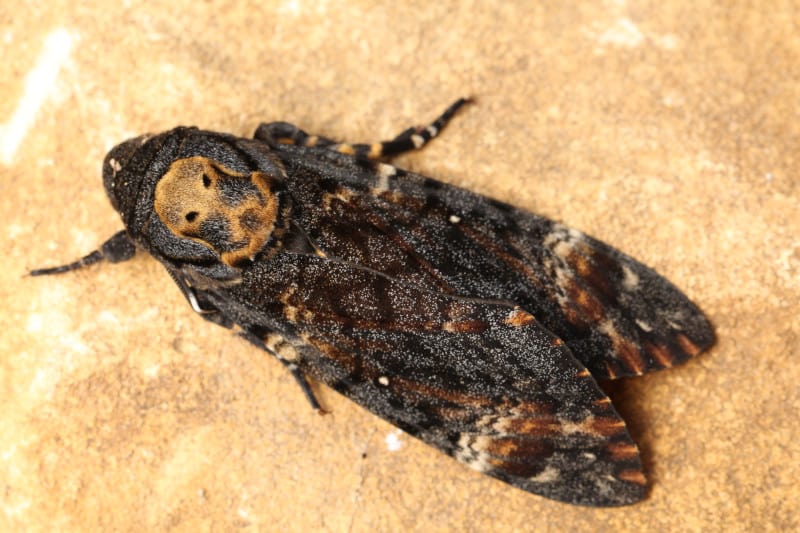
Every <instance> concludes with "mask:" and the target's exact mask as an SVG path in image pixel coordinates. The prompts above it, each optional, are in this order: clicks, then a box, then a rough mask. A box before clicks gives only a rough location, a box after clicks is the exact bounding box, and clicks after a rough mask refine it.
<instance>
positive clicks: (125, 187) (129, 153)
mask: <svg viewBox="0 0 800 533" xmlns="http://www.w3.org/2000/svg"><path fill="white" fill-rule="evenodd" d="M151 137H152V135H140V136H139V137H134V138H133V139H128V140H127V141H125V142H123V143H120V144H118V145H117V146H115V147H114V148H112V149H111V151H110V152H108V154H107V155H106V158H105V161H103V185H105V189H106V194H108V198H109V200H111V205H112V206H114V209H116V210H117V211H119V212H120V213H123V212H124V211H125V210H126V209H127V208H128V206H127V200H132V199H135V197H136V195H135V193H134V191H136V190H138V187H139V185H140V184H139V181H138V180H135V179H131V173H130V172H123V169H126V170H127V169H128V167H129V165H130V164H131V162H132V160H133V159H134V158H135V156H136V155H137V154H138V153H139V150H140V148H141V147H142V145H144V143H145V142H147V140H148V139H150V138H151Z"/></svg>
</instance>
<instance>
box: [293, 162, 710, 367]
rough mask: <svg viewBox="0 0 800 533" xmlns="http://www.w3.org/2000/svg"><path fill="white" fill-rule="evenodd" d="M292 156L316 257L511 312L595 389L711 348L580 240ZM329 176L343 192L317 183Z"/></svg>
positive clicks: (542, 221) (662, 296)
mask: <svg viewBox="0 0 800 533" xmlns="http://www.w3.org/2000/svg"><path fill="white" fill-rule="evenodd" d="M291 149H294V150H295V151H296V150H297V149H296V147H287V148H285V149H283V150H285V151H284V152H283V153H282V155H283V157H285V158H287V160H289V159H291V163H290V164H291V165H292V166H293V168H294V174H293V176H294V178H295V180H296V181H295V184H294V186H297V187H302V194H298V195H296V197H297V198H299V199H301V200H302V201H305V202H308V206H307V209H306V210H305V212H309V213H311V212H313V213H314V216H313V217H310V218H308V219H306V220H302V221H301V224H302V225H303V226H304V229H305V231H306V232H307V233H308V234H309V235H310V236H311V238H312V239H313V240H314V242H315V245H316V246H317V247H318V248H319V249H321V250H323V251H325V253H327V254H328V255H330V256H339V257H346V258H347V259H348V260H353V261H354V262H358V263H359V264H362V265H364V266H366V267H369V268H375V269H377V270H381V271H383V272H386V273H389V274H390V275H392V276H395V277H397V278H398V279H405V280H409V281H412V282H414V283H419V284H422V285H425V286H427V287H428V288H430V289H432V290H437V291H440V292H450V293H454V294H462V295H469V296H473V297H477V298H486V299H493V298H494V299H508V300H512V301H514V302H516V303H518V304H520V305H522V306H524V307H525V308H526V309H527V310H528V311H529V312H531V313H532V314H533V315H534V316H536V317H537V319H538V320H539V321H540V322H541V323H542V324H543V325H544V326H545V327H546V328H547V329H549V330H550V331H552V332H553V333H555V334H556V335H557V336H559V337H560V338H562V339H563V340H564V341H565V342H566V343H567V345H568V346H569V347H570V348H571V349H572V351H573V353H574V354H575V357H577V358H578V359H579V360H580V361H581V362H582V363H583V364H584V365H586V366H587V368H589V370H590V371H591V372H592V374H593V375H594V376H595V377H596V378H597V379H613V378H617V377H625V376H632V375H639V374H643V373H646V372H649V371H652V370H659V369H662V368H667V367H671V366H674V365H675V364H679V363H681V362H683V361H686V360H687V359H689V358H691V357H693V356H694V355H696V354H698V353H700V352H701V351H703V350H704V349H706V348H708V347H709V346H710V345H711V344H713V342H714V333H713V330H712V328H711V325H710V324H709V322H708V320H707V319H706V317H705V316H704V315H703V313H702V312H701V311H700V310H699V309H698V308H697V306H695V305H694V304H693V303H692V302H691V301H690V300H689V299H688V298H687V297H686V296H685V295H684V294H683V293H682V292H681V291H680V290H678V289H677V288H676V287H675V286H674V285H673V284H672V283H670V282H669V281H668V280H666V279H665V278H664V277H662V276H661V275H659V274H658V273H657V272H655V271H654V270H652V269H650V268H648V267H647V266H645V265H643V264H642V263H640V262H638V261H636V260H635V259H633V258H631V257H630V256H627V255H625V254H623V253H621V252H619V251H618V250H616V249H614V248H612V247H610V246H608V245H607V244H605V243H602V242H600V241H598V240H596V239H593V238H591V237H589V236H587V235H584V234H583V233H581V232H579V231H576V230H573V229H570V228H567V227H565V226H563V225H561V224H558V223H556V222H553V221H552V220H550V219H548V218H545V217H542V216H539V215H535V214H533V213H530V212H527V211H524V210H522V209H518V208H515V207H513V206H511V205H508V204H505V203H502V202H498V201H495V200H492V199H490V198H487V197H485V196H481V195H479V194H475V193H473V192H471V191H467V190H465V189H461V188H459V187H455V186H452V185H448V184H445V183H442V182H439V181H436V180H433V179H430V178H426V177H424V176H420V175H418V174H414V173H411V172H406V171H403V170H401V169H397V168H395V167H392V166H391V165H386V164H383V163H379V164H370V165H371V166H370V167H369V168H365V167H364V163H362V162H358V161H355V160H353V159H352V158H349V157H348V156H346V155H343V154H334V153H324V151H323V155H319V154H316V153H315V152H313V151H311V150H304V151H302V153H301V156H302V157H300V158H297V156H296V154H295V152H293V151H291ZM317 157H319V158H323V157H324V159H321V161H317V159H316V158H317ZM332 169H336V173H335V176H336V179H337V181H336V182H333V181H331V180H330V178H322V179H321V180H320V178H319V177H320V176H330V175H331V172H332ZM320 206H323V209H320V208H319V207H320Z"/></svg>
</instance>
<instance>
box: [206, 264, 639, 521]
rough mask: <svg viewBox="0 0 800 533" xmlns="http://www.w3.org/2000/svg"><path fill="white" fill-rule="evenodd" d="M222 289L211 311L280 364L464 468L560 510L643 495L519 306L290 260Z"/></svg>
mask: <svg viewBox="0 0 800 533" xmlns="http://www.w3.org/2000/svg"><path fill="white" fill-rule="evenodd" d="M229 290H230V294H228V295H227V296H224V297H220V298H219V301H218V302H215V305H217V306H222V307H224V306H228V307H227V308H226V309H224V312H225V314H226V315H228V316H240V317H244V318H241V319H239V320H238V321H239V322H240V323H241V324H242V325H243V327H245V329H247V330H248V331H249V332H251V333H254V334H256V335H259V336H261V338H262V339H263V340H264V341H265V343H266V344H267V345H268V346H270V347H272V348H273V349H274V350H275V351H277V352H278V353H279V356H280V357H282V358H284V359H285V360H288V361H290V362H291V363H293V364H296V365H297V366H298V367H299V368H300V369H301V370H302V371H303V372H304V373H306V374H307V375H309V376H311V377H313V378H315V379H317V380H319V381H321V382H324V383H326V384H328V385H330V386H331V387H333V388H335V389H336V390H338V391H340V392H341V393H343V394H344V395H346V396H348V397H349V398H351V399H353V400H354V401H356V402H358V403H359V404H361V405H363V406H364V407H366V408H367V409H369V410H371V411H372V412H374V413H375V414H377V415H379V416H381V417H383V418H385V419H386V420H388V421H389V422H391V423H392V424H395V425H397V426H398V427H400V428H402V429H404V430H405V431H407V432H408V433H410V434H412V435H415V436H417V437H419V438H420V439H422V440H423V441H425V442H427V443H429V444H431V445H433V446H436V447H437V448H439V449H440V450H442V451H444V452H446V453H448V454H449V455H451V456H453V457H455V458H456V459H458V460H459V461H461V462H463V463H465V464H467V465H469V466H470V467H472V468H474V469H477V470H479V471H481V472H484V473H486V474H489V475H491V476H494V477H496V478H499V479H502V480H503V481H506V482H508V483H511V484H512V485H515V486H517V487H520V488H522V489H525V490H528V491H530V492H534V493H537V494H541V495H543V496H547V497H549V498H553V499H557V500H561V501H565V502H569V503H576V504H584V505H596V506H606V505H623V504H628V503H632V502H634V501H637V500H639V499H641V498H642V497H643V495H644V492H645V478H644V474H643V473H642V467H641V463H640V460H639V455H638V451H637V448H636V445H635V444H634V443H633V442H632V440H631V438H630V436H629V435H628V432H627V430H626V428H625V423H624V422H623V420H622V419H621V418H620V417H619V415H618V414H617V413H616V411H615V410H614V408H613V406H612V405H611V403H610V401H609V399H608V397H607V396H606V395H605V394H604V393H603V392H602V391H601V390H600V389H599V388H598V386H597V384H596V383H595V381H594V379H593V378H592V376H591V375H590V373H589V372H588V371H587V370H586V369H585V368H584V367H583V366H582V365H581V364H580V363H579V362H577V361H576V360H575V359H574V358H573V356H572V355H571V353H570V350H569V349H568V348H567V347H566V346H565V345H564V344H563V342H561V341H560V339H558V338H557V337H554V336H553V335H552V334H550V333H549V332H548V331H547V330H546V329H544V328H542V327H540V325H539V324H538V323H537V322H536V320H535V319H534V318H533V317H532V316H531V315H530V314H528V313H527V312H526V311H525V310H523V309H521V308H519V307H515V306H513V305H510V304H506V303H502V302H493V301H486V300H478V299H465V298H460V297H455V296H450V295H444V294H442V293H437V292H434V291H429V290H424V289H419V288H416V287H414V286H412V285H410V284H407V283H404V282H400V281H397V280H395V279H392V278H389V277H387V276H384V275H382V274H380V273H378V272H375V271H372V270H369V269H366V268H363V267H359V266H356V265H352V264H348V263H344V262H339V261H332V260H329V259H324V258H319V257H311V256H303V255H296V254H279V255H278V256H277V257H276V258H274V259H273V260H272V261H269V262H263V263H258V264H256V265H254V266H253V268H252V269H251V270H250V271H248V273H247V274H246V275H245V276H244V278H243V279H242V283H241V284H239V285H237V286H235V287H232V288H230V289H229ZM212 299H213V297H212ZM232 306H236V307H232ZM244 309H246V312H244ZM254 317H259V318H257V319H256V320H253V319H254ZM243 320H244V322H242V321H243ZM247 320H249V321H250V322H247Z"/></svg>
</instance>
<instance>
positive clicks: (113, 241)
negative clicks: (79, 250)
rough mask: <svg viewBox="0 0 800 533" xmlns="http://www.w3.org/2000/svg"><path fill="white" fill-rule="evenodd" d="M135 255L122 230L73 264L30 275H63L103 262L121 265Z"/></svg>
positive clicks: (36, 270)
mask: <svg viewBox="0 0 800 533" xmlns="http://www.w3.org/2000/svg"><path fill="white" fill-rule="evenodd" d="M135 254H136V246H135V245H134V244H133V241H132V240H131V238H130V237H128V234H127V233H125V230H122V231H118V232H117V233H115V234H114V235H112V236H111V238H110V239H108V240H107V241H106V242H104V243H103V244H102V246H100V249H99V250H95V251H94V252H92V253H90V254H89V255H87V256H84V257H82V258H81V259H78V260H77V261H75V262H72V263H69V264H67V265H61V266H57V267H51V268H37V269H35V270H31V271H30V275H31V276H47V275H50V274H63V273H64V272H71V271H72V270H78V269H80V268H83V267H87V266H89V265H93V264H95V263H99V262H100V261H103V260H106V261H108V262H109V263H121V262H123V261H127V260H128V259H131V258H132V257H133V256H134V255H135Z"/></svg>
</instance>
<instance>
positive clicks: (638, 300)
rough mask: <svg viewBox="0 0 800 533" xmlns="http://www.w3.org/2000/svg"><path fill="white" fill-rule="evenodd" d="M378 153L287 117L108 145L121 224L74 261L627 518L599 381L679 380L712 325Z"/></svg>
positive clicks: (520, 221) (638, 281) (558, 227)
mask: <svg viewBox="0 0 800 533" xmlns="http://www.w3.org/2000/svg"><path fill="white" fill-rule="evenodd" d="M467 101H468V100H466V99H460V100H458V101H456V102H455V103H454V104H452V105H451V106H450V107H449V108H448V109H447V110H446V111H445V112H444V113H443V114H442V115H441V116H439V117H438V118H437V119H436V120H435V121H434V122H433V123H431V124H430V125H429V126H427V127H418V128H413V127H412V128H409V129H407V130H405V131H403V132H402V133H400V134H399V135H398V136H397V137H395V138H394V139H392V140H390V141H385V142H378V143H374V144H347V143H339V142H336V141H334V140H331V139H328V138H325V137H321V136H317V135H309V134H307V133H306V132H304V131H302V130H300V129H298V128H297V127H296V126H294V125H292V124H289V123H286V122H272V123H268V124H262V125H261V126H259V127H258V129H257V130H256V132H255V135H254V138H253V139H246V138H240V137H235V136H233V135H228V134H223V133H215V132H211V131H203V130H200V129H197V128H194V127H177V128H175V129H173V130H170V131H167V132H165V133H161V134H158V135H143V136H140V137H136V138H134V139H130V140H128V141H125V142H123V143H122V144H120V145H118V146H116V147H115V148H113V149H112V150H111V151H110V152H109V153H108V155H107V156H106V158H105V161H104V162H103V182H104V185H105V189H106V192H107V193H108V196H109V198H110V200H111V203H112V204H113V206H114V208H115V209H116V210H117V211H118V212H119V214H120V216H121V218H122V222H123V223H124V226H125V229H124V230H123V231H120V232H118V233H117V234H115V235H114V236H112V237H111V238H110V239H109V240H108V241H106V242H105V243H104V244H103V245H102V246H101V247H100V249H99V250H97V251H95V252H92V253H91V254H89V255H88V256H86V257H84V258H83V259H81V260H79V261H76V262H74V263H71V264H68V265H64V266H61V267H56V268H49V269H39V270H35V271H33V272H32V274H34V275H42V274H53V273H61V272H67V271H71V270H75V269H77V268H81V267H84V266H87V265H90V264H92V263H96V262H98V261H102V260H106V261H109V262H119V261H125V260H127V259H130V258H131V257H133V255H134V253H135V252H136V250H137V249H138V250H144V251H145V252H147V253H149V254H150V255H151V256H153V257H155V258H156V259H157V260H158V261H160V262H161V263H162V264H163V265H164V267H165V268H166V270H167V272H168V273H169V275H170V276H171V277H172V279H173V280H175V283H176V284H177V286H178V287H179V288H180V290H181V291H182V292H183V294H184V296H185V297H186V299H187V300H188V302H189V304H190V305H191V306H192V308H193V309H194V310H195V311H196V312H197V313H199V314H200V315H201V316H202V317H203V318H205V319H207V320H210V321H211V322H214V323H216V324H219V325H222V326H225V327H227V328H232V327H236V328H237V329H238V330H239V331H240V333H241V334H242V335H243V336H244V337H245V338H246V339H248V340H249V341H250V342H252V343H253V344H255V345H257V346H258V347H260V348H262V349H264V350H265V351H267V352H269V353H270V354H272V355H274V356H275V357H276V358H277V359H278V360H279V361H281V362H282V363H283V364H284V365H285V366H286V367H287V369H288V370H289V371H290V372H291V373H292V374H293V375H294V377H295V378H296V379H297V381H298V383H299V384H300V386H301V387H302V390H303V391H304V393H305V394H306V395H307V396H308V398H309V401H310V402H311V404H312V406H314V407H316V408H319V403H318V402H317V400H316V399H315V397H314V394H313V392H312V390H311V388H310V387H309V380H316V381H318V382H321V383H324V384H326V385H328V386H329V387H332V388H333V389H335V390H337V391H339V392H340V393H342V394H344V395H345V396H347V397H348V398H350V399H351V400H353V401H355V402H356V403H358V404H360V405H362V406H363V407H365V408H367V409H369V410H370V411H372V412H373V413H375V414H376V415H378V416H380V417H382V418H384V419H386V420H388V421H389V422H391V423H392V424H394V425H395V426H397V427H399V428H401V429H402V430H403V431H405V432H407V433H409V434H411V435H413V436H415V437H417V438H419V439H421V440H423V441H424V442H426V443H428V444H430V445H432V446H434V447H436V448H438V449H439V450H441V451H443V452H444V453H446V454H448V455H450V456H451V457H453V458H455V459H457V460H458V461H460V462H462V463H464V464H466V465H467V466H469V467H471V468H473V469H475V470H478V471H480V472H483V473H485V474H488V475H490V476H493V477H495V478H497V479H500V480H502V481H505V482H507V483H509V484H511V485H513V486H515V487H518V488H520V489H523V490H526V491H530V492H532V493H535V494H539V495H542V496H545V497H547V498H552V499H554V500H559V501H562V502H568V503H572V504H580V505H588V506H618V505H626V504H631V503H634V502H636V501H639V500H641V499H642V498H644V497H645V495H646V491H647V482H646V478H645V474H644V471H643V468H642V463H641V460H640V457H639V451H638V448H637V446H636V444H635V443H634V442H633V440H632V439H631V436H630V435H629V433H628V430H627V429H626V426H625V422H624V421H623V420H622V418H621V417H620V415H619V414H618V413H617V411H616V410H615V408H614V406H613V405H612V403H611V400H610V399H609V397H608V396H607V395H606V394H605V393H604V392H603V391H602V390H601V388H600V387H599V386H598V382H599V381H605V380H613V379H617V378H623V377H627V376H636V375H640V374H644V373H645V372H649V371H652V370H659V369H662V368H668V367H672V366H674V365H676V364H679V363H682V362H684V361H686V360H687V359H689V358H690V357H692V356H694V355H696V354H698V353H699V352H701V351H702V350H704V349H706V348H708V347H709V346H710V345H711V344H712V343H713V342H714V333H713V330H712V328H711V326H710V324H709V322H708V320H707V319H706V318H705V316H704V315H703V314H702V312H701V311H700V310H699V309H698V308H697V307H696V306H695V305H694V304H693V303H692V302H691V301H689V299H688V298H687V297H686V296H684V295H683V294H682V293H681V292H680V291H679V290H678V289H677V288H675V287H674V286H673V285H672V284H671V283H670V282H669V281H667V280H666V279H664V278H663V277H661V276H660V275H659V274H657V273H656V272H654V271H653V270H651V269H650V268H648V267H646V266H644V265H642V264H641V263H639V262H637V261H636V260H634V259H632V258H631V257H629V256H627V255H625V254H623V253H621V252H619V251H617V250H615V249H614V248H612V247H610V246H608V245H606V244H604V243H602V242H600V241H598V240H595V239H593V238H591V237H589V236H587V235H585V234H583V233H581V232H579V231H576V230H574V229H570V228H568V227H566V226H564V225H562V224H560V223H557V222H554V221H552V220H550V219H547V218H544V217H542V216H538V215H535V214H532V213H529V212H527V211H524V210H522V209H519V208H516V207H513V206H511V205H509V204H506V203H503V202H500V201H497V200H493V199H490V198H487V197H485V196H482V195H479V194H475V193H473V192H470V191H467V190H465V189H462V188H459V187H456V186H453V185H449V184H446V183H443V182H441V181H437V180H435V179H431V178H428V177H425V176H422V175H419V174H416V173H413V172H408V171H405V170H401V169H399V168H396V167H394V166H392V165H390V164H388V163H387V162H386V161H387V160H388V159H389V158H391V157H392V156H395V155H397V154H400V153H403V152H407V151H411V150H416V149H420V148H422V147H423V146H425V144H426V143H427V142H428V141H430V140H431V139H432V138H434V137H436V135H437V134H438V133H439V132H440V131H441V130H442V128H443V127H444V126H445V125H446V124H447V123H448V121H449V120H450V119H451V118H452V117H453V115H454V114H455V113H456V112H457V111H458V110H459V109H460V108H461V107H462V106H463V105H464V104H465V103H467Z"/></svg>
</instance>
